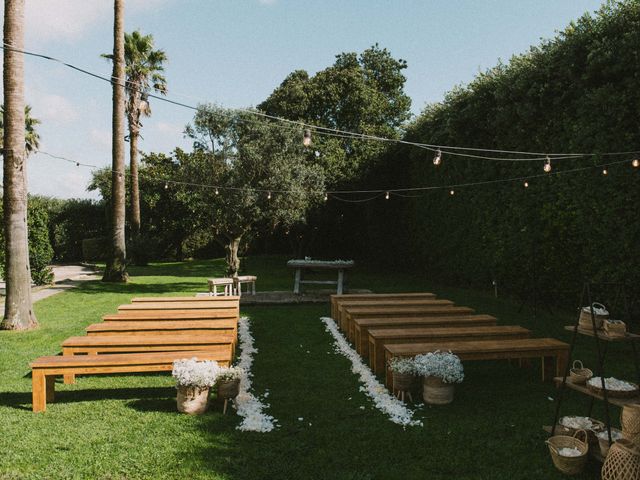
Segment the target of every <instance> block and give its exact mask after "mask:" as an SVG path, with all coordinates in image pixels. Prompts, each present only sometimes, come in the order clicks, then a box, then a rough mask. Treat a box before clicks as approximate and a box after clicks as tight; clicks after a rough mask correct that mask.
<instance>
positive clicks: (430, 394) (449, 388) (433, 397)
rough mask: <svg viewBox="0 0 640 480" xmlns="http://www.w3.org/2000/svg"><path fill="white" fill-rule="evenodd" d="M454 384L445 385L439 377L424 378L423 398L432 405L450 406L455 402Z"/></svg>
mask: <svg viewBox="0 0 640 480" xmlns="http://www.w3.org/2000/svg"><path fill="white" fill-rule="evenodd" d="M454 390H455V387H454V384H452V383H444V382H443V381H442V380H441V379H440V378H438V377H424V380H423V382H422V398H423V399H424V401H425V402H426V403H429V404H431V405H448V404H449V403H451V402H453V392H454Z"/></svg>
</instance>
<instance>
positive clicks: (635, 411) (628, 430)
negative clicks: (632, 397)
mask: <svg viewBox="0 0 640 480" xmlns="http://www.w3.org/2000/svg"><path fill="white" fill-rule="evenodd" d="M620 425H621V426H622V434H623V435H624V436H625V438H627V439H629V440H633V441H636V442H637V441H638V439H640V405H637V404H636V405H625V406H624V407H622V412H621V413H620Z"/></svg>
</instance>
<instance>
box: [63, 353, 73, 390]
mask: <svg viewBox="0 0 640 480" xmlns="http://www.w3.org/2000/svg"><path fill="white" fill-rule="evenodd" d="M62 356H64V357H67V356H73V353H72V352H69V351H68V350H66V349H65V348H63V349H62ZM64 383H65V385H73V384H74V383H76V376H75V374H73V373H67V374H65V375H64Z"/></svg>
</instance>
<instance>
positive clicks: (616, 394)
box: [587, 382, 639, 398]
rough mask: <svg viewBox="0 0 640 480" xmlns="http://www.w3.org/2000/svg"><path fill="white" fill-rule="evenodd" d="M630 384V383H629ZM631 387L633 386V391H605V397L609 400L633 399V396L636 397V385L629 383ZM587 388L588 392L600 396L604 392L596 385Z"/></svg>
mask: <svg viewBox="0 0 640 480" xmlns="http://www.w3.org/2000/svg"><path fill="white" fill-rule="evenodd" d="M629 383H631V382H629ZM631 384H632V385H634V386H635V387H636V388H635V389H634V390H610V389H607V396H608V397H611V398H633V397H635V396H637V395H638V391H639V390H638V385H636V384H635V383H631ZM587 387H588V388H589V390H591V391H592V392H594V393H597V394H598V395H602V394H603V392H604V390H603V389H602V387H601V386H596V385H591V384H587Z"/></svg>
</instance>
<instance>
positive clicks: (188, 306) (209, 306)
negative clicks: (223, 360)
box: [118, 300, 240, 312]
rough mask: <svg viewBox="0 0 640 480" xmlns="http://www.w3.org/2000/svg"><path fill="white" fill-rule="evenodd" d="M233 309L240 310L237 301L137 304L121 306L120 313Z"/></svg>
mask: <svg viewBox="0 0 640 480" xmlns="http://www.w3.org/2000/svg"><path fill="white" fill-rule="evenodd" d="M218 309H225V310H227V309H233V310H236V311H239V310H240V307H239V304H238V301H237V300H231V301H224V300H223V301H217V302H211V301H209V300H204V301H203V300H196V301H189V302H137V303H130V304H126V305H120V306H119V307H118V312H132V311H133V312H136V311H151V310H162V311H183V310H186V311H190V310H218Z"/></svg>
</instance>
